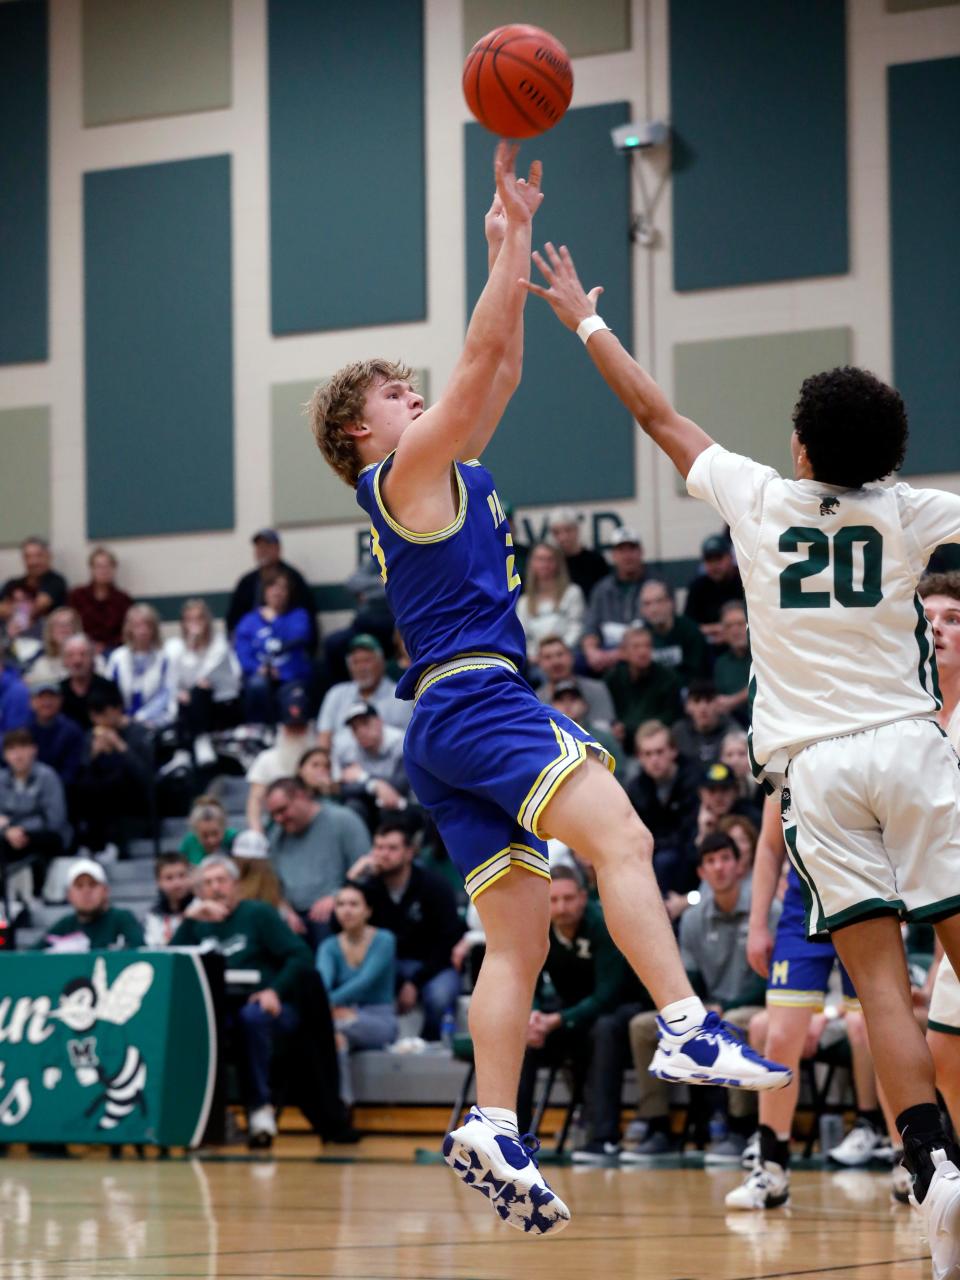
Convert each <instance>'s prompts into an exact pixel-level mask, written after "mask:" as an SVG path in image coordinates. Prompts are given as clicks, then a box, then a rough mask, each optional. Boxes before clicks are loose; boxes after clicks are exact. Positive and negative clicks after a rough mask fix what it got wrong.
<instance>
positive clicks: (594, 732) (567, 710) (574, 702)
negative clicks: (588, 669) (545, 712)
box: [552, 679, 623, 778]
mask: <svg viewBox="0 0 960 1280" xmlns="http://www.w3.org/2000/svg"><path fill="white" fill-rule="evenodd" d="M552 702H553V705H554V706H555V707H556V708H557V710H558V711H562V712H563V714H564V715H565V716H569V717H570V719H571V720H576V722H577V724H578V725H579V726H580V728H581V729H586V731H587V733H589V734H590V736H591V738H595V739H596V740H597V742H599V743H600V745H601V747H603V748H604V749H605V750H606V751H607V752H608V753H609V755H610V759H611V760H613V761H614V762H615V766H614V775H615V777H617V778H622V776H623V770H622V768H621V767H620V764H619V763H618V762H617V757H618V754H619V755H621V756H622V755H623V749H622V748H621V746H620V744H619V743H618V742H617V740H616V739H615V738H614V737H613V736H612V735H611V734H610V733H608V732H607V731H606V730H605V729H603V728H600V727H598V726H597V725H596V724H594V723H593V722H592V721H591V719H590V708H589V706H588V704H587V699H586V697H585V696H584V692H583V688H582V686H581V684H580V681H579V680H574V679H566V680H558V681H557V683H556V684H555V685H554V688H553V699H552Z"/></svg>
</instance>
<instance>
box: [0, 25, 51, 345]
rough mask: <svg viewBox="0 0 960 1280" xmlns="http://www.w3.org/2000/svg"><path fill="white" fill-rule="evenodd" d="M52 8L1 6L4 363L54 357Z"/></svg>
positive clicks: (0, 309)
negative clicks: (50, 324) (50, 341)
mask: <svg viewBox="0 0 960 1280" xmlns="http://www.w3.org/2000/svg"><path fill="white" fill-rule="evenodd" d="M47 221H48V219H47V6H46V4H45V3H44V0H19V3H17V4H0V364H20V363H24V362H28V361H36V360H46V358H47V350H48V347H47Z"/></svg>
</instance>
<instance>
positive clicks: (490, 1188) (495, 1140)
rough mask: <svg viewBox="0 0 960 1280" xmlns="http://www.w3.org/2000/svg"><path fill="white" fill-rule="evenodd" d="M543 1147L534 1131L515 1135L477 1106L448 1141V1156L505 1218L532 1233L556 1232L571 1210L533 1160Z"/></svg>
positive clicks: (445, 1144)
mask: <svg viewBox="0 0 960 1280" xmlns="http://www.w3.org/2000/svg"><path fill="white" fill-rule="evenodd" d="M539 1149H540V1143H539V1142H538V1141H537V1139H536V1138H535V1137H534V1136H533V1135H532V1134H529V1133H528V1134H525V1135H524V1136H523V1137H522V1138H512V1137H510V1135H509V1134H506V1133H503V1132H502V1131H501V1130H500V1129H498V1128H497V1127H496V1126H495V1125H494V1124H493V1123H491V1121H489V1120H487V1119H486V1117H485V1116H484V1115H483V1114H482V1113H481V1112H480V1111H478V1110H477V1108H476V1107H471V1108H470V1111H469V1113H468V1115H467V1118H466V1120H464V1122H463V1124H462V1125H461V1126H460V1128H459V1129H454V1130H453V1132H452V1133H448V1134H447V1136H446V1137H445V1138H444V1140H443V1158H444V1160H446V1162H447V1164H448V1165H449V1166H450V1168H451V1169H452V1170H453V1171H454V1173H455V1174H456V1175H457V1177H458V1178H459V1179H460V1180H461V1181H462V1182H465V1183H466V1184H467V1186H468V1187H473V1189H474V1190H475V1191H479V1192H480V1193H481V1195H484V1196H486V1197H487V1199H488V1200H489V1201H490V1203H491V1204H492V1205H493V1207H494V1209H495V1211H496V1212H497V1214H498V1215H499V1216H500V1217H501V1218H502V1219H503V1220H504V1222H506V1223H509V1225H510V1226H511V1227H516V1229H517V1230H518V1231H525V1232H528V1233H529V1234H530V1235H537V1236H542V1235H546V1234H547V1232H551V1233H553V1234H554V1235H556V1233H557V1232H558V1231H562V1230H563V1228H564V1227H565V1226H566V1225H567V1223H568V1222H569V1221H570V1210H569V1209H568V1208H567V1206H566V1205H565V1204H564V1203H563V1201H562V1200H561V1199H560V1197H559V1196H557V1195H555V1194H554V1192H552V1191H551V1190H550V1188H549V1187H548V1186H547V1184H546V1182H544V1180H543V1175H542V1174H541V1172H540V1170H539V1168H538V1167H537V1162H536V1160H535V1159H534V1158H533V1157H534V1156H535V1155H536V1153H537V1151H539Z"/></svg>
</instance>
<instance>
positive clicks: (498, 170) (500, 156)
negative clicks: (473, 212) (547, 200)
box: [488, 142, 543, 223]
mask: <svg viewBox="0 0 960 1280" xmlns="http://www.w3.org/2000/svg"><path fill="white" fill-rule="evenodd" d="M519 150H520V148H519V147H518V146H517V145H516V143H509V142H499V143H497V150H496V154H495V156H494V161H493V172H494V177H495V178H496V183H497V196H498V197H499V199H500V204H501V206H502V208H503V212H504V215H505V217H506V220H507V222H516V223H529V222H531V221H532V220H533V215H534V214H535V213H536V211H537V210H538V209H539V208H540V203H541V201H542V200H543V192H542V191H541V190H540V180H541V178H542V176H543V165H542V164H541V163H540V161H539V160H534V162H533V164H531V166H530V172H529V174H528V175H527V177H526V179H523V178H518V177H517V174H516V170H515V168H514V166H515V165H516V162H517V152H518V151H519ZM488 216H489V215H488Z"/></svg>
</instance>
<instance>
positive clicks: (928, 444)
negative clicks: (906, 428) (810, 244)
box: [887, 58, 960, 473]
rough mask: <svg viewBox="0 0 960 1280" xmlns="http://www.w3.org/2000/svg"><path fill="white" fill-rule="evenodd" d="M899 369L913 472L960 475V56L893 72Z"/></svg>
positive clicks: (895, 348) (891, 111) (892, 246)
mask: <svg viewBox="0 0 960 1280" xmlns="http://www.w3.org/2000/svg"><path fill="white" fill-rule="evenodd" d="M887 90H888V113H887V114H888V122H889V123H888V128H889V131H890V257H891V277H892V289H893V369H894V381H895V382H896V384H897V387H898V388H899V390H900V392H901V394H902V395H903V398H904V400H905V401H906V402H907V410H908V412H909V415H910V447H909V449H908V450H907V464H906V466H905V467H904V471H906V472H908V473H909V472H913V473H917V472H930V471H960V430H958V428H957V406H958V405H960V351H958V347H957V335H958V334H960V255H958V252H957V230H958V228H960V159H958V157H960V58H940V59H937V60H936V61H931V62H910V63H905V64H903V65H902V66H896V67H888V68H887Z"/></svg>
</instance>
